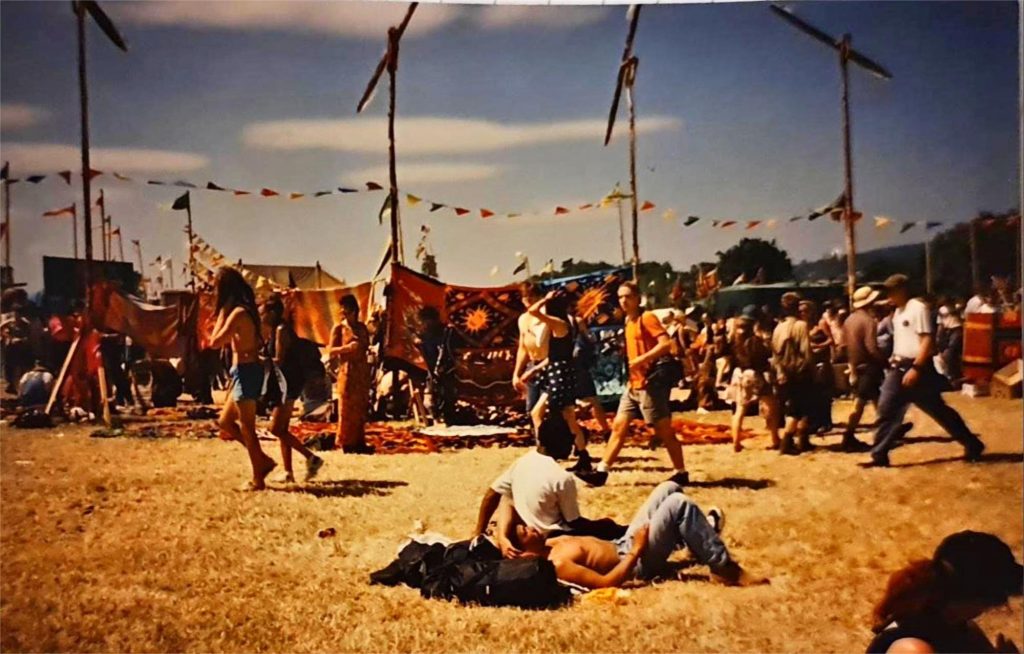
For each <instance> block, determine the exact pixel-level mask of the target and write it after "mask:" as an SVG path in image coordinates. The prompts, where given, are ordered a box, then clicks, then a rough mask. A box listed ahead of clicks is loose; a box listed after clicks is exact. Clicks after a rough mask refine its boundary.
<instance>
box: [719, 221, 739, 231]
mask: <svg viewBox="0 0 1024 654" xmlns="http://www.w3.org/2000/svg"><path fill="white" fill-rule="evenodd" d="M735 224H736V221H735V220H726V221H725V222H723V223H722V225H721V227H722V229H726V228H728V227H732V226H733V225H735Z"/></svg>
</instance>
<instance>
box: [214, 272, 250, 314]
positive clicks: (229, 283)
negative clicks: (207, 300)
mask: <svg viewBox="0 0 1024 654" xmlns="http://www.w3.org/2000/svg"><path fill="white" fill-rule="evenodd" d="M214 287H215V288H216V293H217V311H222V310H224V309H234V308H236V307H241V308H242V309H245V311H246V313H248V314H249V317H250V318H252V321H253V324H255V325H257V326H258V325H259V324H260V314H259V311H258V310H257V309H256V294H255V293H253V290H252V287H251V286H249V283H248V282H247V281H245V278H244V277H242V273H240V272H238V270H237V269H236V268H232V267H231V266H224V267H223V268H221V269H220V270H218V271H217V279H216V281H215V282H214Z"/></svg>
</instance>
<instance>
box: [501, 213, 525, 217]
mask: <svg viewBox="0 0 1024 654" xmlns="http://www.w3.org/2000/svg"><path fill="white" fill-rule="evenodd" d="M521 215H523V214H521V213H507V214H505V216H507V217H508V218H518V217H519V216H521Z"/></svg>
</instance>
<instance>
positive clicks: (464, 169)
mask: <svg viewBox="0 0 1024 654" xmlns="http://www.w3.org/2000/svg"><path fill="white" fill-rule="evenodd" d="M500 172H501V168H500V167H498V166H491V165H488V164H475V163H445V162H415V163H403V164H400V165H399V167H398V180H399V182H400V183H401V184H402V185H403V186H404V185H406V184H439V183H445V182H472V181H479V180H481V179H490V178H492V177H496V176H497V175H498V173H500ZM344 181H345V182H348V183H352V184H362V183H364V182H367V181H376V182H380V183H381V184H385V185H386V184H387V181H388V169H387V168H386V167H385V166H379V167H375V168H366V169H363V170H357V171H355V172H353V173H351V174H348V175H345V179H344Z"/></svg>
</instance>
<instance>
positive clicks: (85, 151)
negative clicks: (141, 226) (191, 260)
mask: <svg viewBox="0 0 1024 654" xmlns="http://www.w3.org/2000/svg"><path fill="white" fill-rule="evenodd" d="M74 8H75V19H76V22H77V24H78V99H79V106H80V109H81V127H82V208H83V210H84V215H83V218H84V219H85V225H84V227H85V274H84V276H83V277H84V281H85V289H86V293H85V315H86V316H88V315H89V302H90V298H89V295H90V293H89V287H90V283H91V281H92V193H91V191H92V188H91V181H92V180H91V179H90V174H89V171H90V166H89V88H88V79H87V76H86V60H85V5H83V4H82V3H81V2H76V3H75V4H74ZM76 241H77V236H76ZM76 249H77V248H76ZM75 256H76V258H77V256H78V255H77V254H76V255H75Z"/></svg>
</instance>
